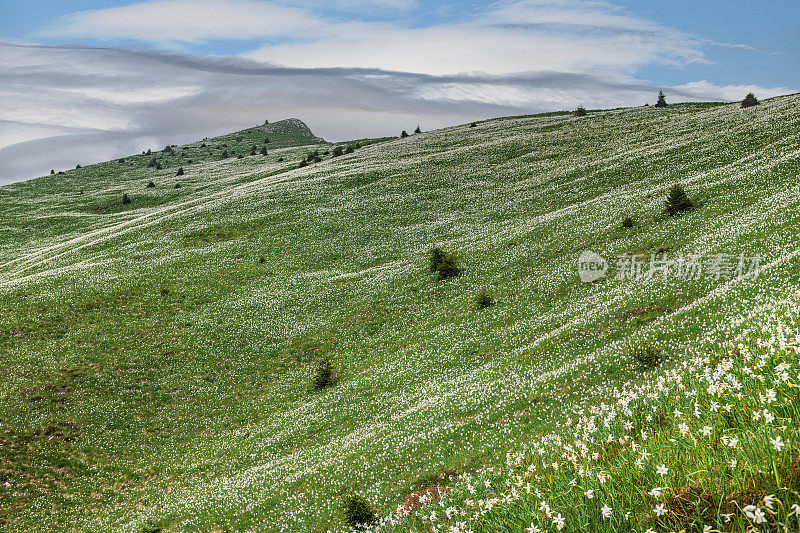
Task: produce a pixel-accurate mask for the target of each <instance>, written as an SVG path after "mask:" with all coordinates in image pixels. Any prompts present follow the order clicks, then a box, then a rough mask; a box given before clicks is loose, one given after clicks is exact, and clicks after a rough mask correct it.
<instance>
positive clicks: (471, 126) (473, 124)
mask: <svg viewBox="0 0 800 533" xmlns="http://www.w3.org/2000/svg"><path fill="white" fill-rule="evenodd" d="M469 127H470V128H477V127H478V125H477V124H475V123H474V122H473V123H472V124H470V125H469Z"/></svg>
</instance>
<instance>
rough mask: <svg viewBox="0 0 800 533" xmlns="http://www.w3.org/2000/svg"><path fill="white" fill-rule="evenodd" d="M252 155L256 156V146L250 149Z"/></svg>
mask: <svg viewBox="0 0 800 533" xmlns="http://www.w3.org/2000/svg"><path fill="white" fill-rule="evenodd" d="M250 155H256V145H255V144H254V145H253V147H252V148H250Z"/></svg>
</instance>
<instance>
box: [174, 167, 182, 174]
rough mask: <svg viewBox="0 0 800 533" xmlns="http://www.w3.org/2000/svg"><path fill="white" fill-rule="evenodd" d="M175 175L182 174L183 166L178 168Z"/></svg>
mask: <svg viewBox="0 0 800 533" xmlns="http://www.w3.org/2000/svg"><path fill="white" fill-rule="evenodd" d="M175 175H176V176H183V167H179V168H178V173H177V174H175Z"/></svg>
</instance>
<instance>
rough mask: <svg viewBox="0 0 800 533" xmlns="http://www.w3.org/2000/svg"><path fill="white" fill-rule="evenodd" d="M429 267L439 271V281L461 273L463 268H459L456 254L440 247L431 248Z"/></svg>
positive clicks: (432, 270)
mask: <svg viewBox="0 0 800 533" xmlns="http://www.w3.org/2000/svg"><path fill="white" fill-rule="evenodd" d="M428 269H429V270H430V271H431V272H436V273H437V279H438V280H439V281H442V280H445V279H448V278H455V277H457V276H460V275H461V269H460V268H458V259H457V258H456V256H455V254H452V253H450V252H444V251H442V250H441V249H440V248H438V247H435V248H433V249H432V250H431V254H430V265H429V268H428Z"/></svg>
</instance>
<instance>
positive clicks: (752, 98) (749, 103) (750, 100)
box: [742, 93, 761, 107]
mask: <svg viewBox="0 0 800 533" xmlns="http://www.w3.org/2000/svg"><path fill="white" fill-rule="evenodd" d="M760 103H761V102H759V101H758V98H756V95H754V94H753V93H747V96H745V97H744V100H742V107H753V106H754V105H758V104H760Z"/></svg>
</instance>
